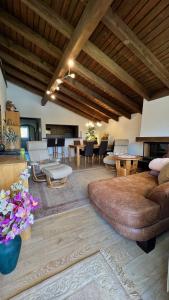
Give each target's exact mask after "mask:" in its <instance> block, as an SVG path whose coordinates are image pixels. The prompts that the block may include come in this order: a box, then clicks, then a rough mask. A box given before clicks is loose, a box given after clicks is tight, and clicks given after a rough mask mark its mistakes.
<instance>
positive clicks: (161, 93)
mask: <svg viewBox="0 0 169 300" xmlns="http://www.w3.org/2000/svg"><path fill="white" fill-rule="evenodd" d="M166 96H169V89H167V88H165V89H162V90H158V91H156V92H155V93H153V94H152V95H151V98H150V101H151V100H155V99H159V98H162V97H166Z"/></svg>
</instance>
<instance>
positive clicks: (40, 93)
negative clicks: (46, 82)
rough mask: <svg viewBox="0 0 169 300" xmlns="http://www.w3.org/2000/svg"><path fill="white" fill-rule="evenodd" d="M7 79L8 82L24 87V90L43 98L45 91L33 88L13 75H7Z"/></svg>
mask: <svg viewBox="0 0 169 300" xmlns="http://www.w3.org/2000/svg"><path fill="white" fill-rule="evenodd" d="M6 79H7V81H10V82H12V83H14V84H16V85H18V86H20V87H22V88H23V89H25V90H28V91H30V92H31V93H34V94H37V95H39V96H42V95H43V93H44V91H40V90H38V89H37V88H35V87H33V86H31V85H30V84H28V83H26V82H23V81H22V80H20V79H18V78H15V77H13V76H12V75H9V74H6Z"/></svg>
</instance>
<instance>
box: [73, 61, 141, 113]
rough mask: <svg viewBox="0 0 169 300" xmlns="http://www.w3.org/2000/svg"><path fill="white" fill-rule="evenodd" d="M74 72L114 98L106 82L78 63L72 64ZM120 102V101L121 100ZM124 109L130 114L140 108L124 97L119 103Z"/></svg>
mask: <svg viewBox="0 0 169 300" xmlns="http://www.w3.org/2000/svg"><path fill="white" fill-rule="evenodd" d="M74 70H75V72H76V73H78V74H79V75H80V76H82V77H84V78H85V79H87V80H88V81H89V82H91V83H92V84H94V85H95V86H96V87H98V88H101V89H102V90H103V91H104V92H105V93H107V94H108V95H110V96H111V97H113V98H114V97H115V94H114V87H113V86H112V85H110V84H109V83H108V82H106V81H105V80H103V79H102V78H100V77H99V76H97V75H96V74H94V73H93V72H91V71H89V70H88V69H86V68H84V67H83V66H82V65H80V64H79V63H78V62H75V63H74ZM121 100H122V99H121ZM121 103H123V104H124V105H125V106H126V107H128V108H129V109H130V110H131V111H132V112H141V108H140V106H139V105H138V104H137V103H135V102H134V101H132V100H130V99H129V98H128V97H126V96H125V95H124V97H123V101H121Z"/></svg>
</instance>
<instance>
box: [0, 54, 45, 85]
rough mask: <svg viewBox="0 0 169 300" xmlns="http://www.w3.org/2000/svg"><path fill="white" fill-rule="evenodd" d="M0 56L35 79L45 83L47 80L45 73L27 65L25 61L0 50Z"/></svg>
mask: <svg viewBox="0 0 169 300" xmlns="http://www.w3.org/2000/svg"><path fill="white" fill-rule="evenodd" d="M0 57H1V59H2V60H4V61H5V62H7V63H8V64H10V65H11V66H13V67H15V68H16V69H19V70H21V71H22V72H24V73H26V74H28V75H29V76H30V77H34V78H36V79H37V80H39V81H41V82H43V83H44V84H47V83H48V82H49V77H47V76H46V75H44V74H42V73H40V72H38V71H36V70H35V69H33V68H31V67H29V66H28V65H26V64H25V63H22V62H21V61H19V60H18V59H16V58H14V57H12V56H10V55H9V54H7V53H5V52H3V51H1V50H0Z"/></svg>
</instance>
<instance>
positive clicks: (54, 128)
mask: <svg viewBox="0 0 169 300" xmlns="http://www.w3.org/2000/svg"><path fill="white" fill-rule="evenodd" d="M46 134H47V136H48V137H49V136H50V135H51V136H55V137H56V138H57V137H58V138H59V137H64V138H78V136H79V126H77V125H55V124H46Z"/></svg>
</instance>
